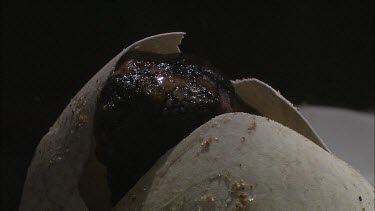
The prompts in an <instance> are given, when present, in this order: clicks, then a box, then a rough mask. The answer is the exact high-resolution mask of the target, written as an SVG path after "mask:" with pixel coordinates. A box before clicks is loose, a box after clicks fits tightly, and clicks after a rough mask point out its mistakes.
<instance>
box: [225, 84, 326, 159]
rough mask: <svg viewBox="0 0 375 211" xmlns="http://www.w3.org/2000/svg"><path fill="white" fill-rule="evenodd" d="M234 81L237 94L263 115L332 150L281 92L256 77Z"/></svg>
mask: <svg viewBox="0 0 375 211" xmlns="http://www.w3.org/2000/svg"><path fill="white" fill-rule="evenodd" d="M232 83H233V86H234V89H235V92H236V94H237V95H239V97H241V99H242V100H243V101H244V102H245V103H246V104H248V105H249V106H251V107H253V108H255V109H256V110H257V111H258V112H259V113H260V114H262V116H264V117H268V118H270V119H272V120H275V121H276V122H279V123H281V124H283V125H284V126H286V127H289V128H290V129H292V130H295V131H296V132H298V133H300V134H302V135H304V136H305V137H306V138H308V139H309V140H311V141H312V142H314V143H315V144H317V145H318V146H320V147H321V148H323V149H324V150H326V151H328V152H330V151H329V149H328V147H327V146H326V145H325V144H324V142H323V140H322V139H321V138H320V137H319V135H318V134H317V133H316V132H315V131H314V129H313V128H312V127H311V125H310V124H309V123H308V122H307V120H306V119H305V118H304V117H303V115H302V114H301V113H300V112H299V111H298V110H297V108H295V107H294V106H293V105H292V104H291V103H290V102H289V101H288V100H287V99H285V98H284V97H283V96H282V95H281V94H280V92H277V91H276V90H274V89H273V88H272V87H271V86H269V85H267V84H266V83H264V82H262V81H259V80H258V79H255V78H251V79H243V80H235V81H233V82H232Z"/></svg>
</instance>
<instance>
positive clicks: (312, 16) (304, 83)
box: [1, 0, 374, 210]
mask: <svg viewBox="0 0 375 211" xmlns="http://www.w3.org/2000/svg"><path fill="white" fill-rule="evenodd" d="M77 2H78V1H77ZM77 2H76V3H67V2H62V3H59V4H57V3H52V1H51V2H49V3H48V2H47V3H41V2H35V1H29V2H24V3H22V2H20V1H3V2H2V3H3V5H2V10H3V11H2V29H3V32H2V68H1V69H2V74H1V77H2V126H1V128H2V147H1V154H2V159H1V161H2V171H1V172H2V181H1V186H2V203H1V204H2V206H3V209H2V210H16V208H17V207H18V203H19V200H20V197H21V192H22V186H23V182H24V179H25V177H26V172H27V167H28V165H29V163H30V161H31V158H32V155H33V153H34V149H35V147H36V146H37V144H38V142H39V140H40V139H41V138H42V137H43V135H44V134H45V133H46V132H47V131H48V128H49V126H51V125H52V124H53V122H54V121H55V120H56V119H57V117H58V115H59V114H60V113H61V112H62V110H63V109H64V107H65V106H66V105H67V104H68V102H69V100H70V98H72V97H73V96H74V95H75V94H76V93H77V92H78V91H79V89H80V88H81V87H82V86H83V85H84V83H86V82H87V81H88V80H89V79H90V78H91V77H92V76H93V75H94V74H95V73H96V72H97V71H98V70H99V69H100V68H101V67H102V66H104V65H105V64H106V63H107V62H108V61H109V60H110V59H112V58H113V57H114V56H115V55H117V54H118V53H119V52H120V51H121V50H122V49H123V48H124V47H127V46H128V45H129V44H131V43H132V42H134V41H137V40H139V39H142V38H144V37H146V36H149V35H154V34H157V33H162V32H170V31H185V32H187V35H186V37H185V39H184V40H183V46H182V50H183V51H184V52H188V53H193V54H196V55H199V56H201V57H203V58H206V59H208V60H210V61H211V62H212V63H213V64H214V65H216V66H217V67H218V68H220V69H221V70H223V71H224V72H226V73H227V74H228V75H229V77H230V78H232V79H235V78H243V77H256V78H258V79H261V80H262V81H265V82H267V83H268V84H270V85H271V86H273V87H274V88H275V89H277V90H280V91H281V93H282V94H283V95H284V96H285V97H286V98H287V99H289V100H291V102H293V103H295V104H299V103H303V102H307V103H311V104H324V105H332V106H339V107H346V108H352V109H358V110H367V109H373V108H374V89H373V84H374V79H373V76H374V71H373V67H374V63H373V2H372V1H352V3H344V2H341V1H338V2H336V3H335V4H332V5H330V4H328V3H317V2H316V1H309V0H306V1H301V3H299V4H294V3H291V2H290V1H275V2H273V3H272V4H271V3H266V2H263V3H252V4H246V5H239V4H228V3H226V4H224V3H220V2H210V3H209V4H208V3H207V4H206V5H203V4H202V3H200V4H191V5H188V4H186V3H185V4H179V5H177V4H176V5H173V4H149V3H147V2H140V3H135V1H134V2H133V3H132V4H129V3H126V2H123V1H96V2H92V1H91V2H88V3H86V4H84V3H77ZM227 2H228V1H227Z"/></svg>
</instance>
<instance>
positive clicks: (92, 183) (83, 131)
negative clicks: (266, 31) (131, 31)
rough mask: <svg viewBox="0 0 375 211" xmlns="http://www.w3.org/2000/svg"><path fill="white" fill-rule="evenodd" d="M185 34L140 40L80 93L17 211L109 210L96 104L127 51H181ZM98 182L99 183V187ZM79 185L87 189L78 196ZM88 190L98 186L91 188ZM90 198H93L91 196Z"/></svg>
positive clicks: (33, 169)
mask: <svg viewBox="0 0 375 211" xmlns="http://www.w3.org/2000/svg"><path fill="white" fill-rule="evenodd" d="M184 35H185V33H183V32H174V33H166V34H159V35H155V36H152V37H148V38H145V39H143V40H140V41H138V42H136V43H134V44H132V45H130V46H129V47H127V48H126V49H124V50H123V51H122V52H121V53H119V54H118V55H117V56H116V57H114V58H113V59H112V60H111V61H110V62H109V63H108V64H107V65H105V66H104V67H103V68H102V69H101V70H100V71H99V72H98V73H97V74H96V75H95V76H94V77H93V78H91V79H90V81H89V82H88V83H87V84H86V85H85V86H84V87H83V88H82V89H81V90H80V91H79V92H78V93H77V95H76V96H75V97H74V98H73V99H72V100H71V103H70V104H69V105H68V106H67V107H66V108H65V109H64V111H63V112H62V114H61V115H60V116H59V118H58V119H57V120H56V122H55V123H54V125H53V126H52V127H51V128H50V130H49V132H48V133H47V134H46V135H45V136H44V137H43V139H42V140H41V141H40V143H39V145H38V147H37V149H36V151H35V155H34V157H33V160H32V162H31V165H30V166H29V169H28V172H27V177H26V181H25V184H24V189H23V194H22V198H21V203H20V208H19V210H21V211H23V210H25V211H30V210H31V211H32V210H35V211H41V210H68V211H72V210H79V211H81V210H88V208H87V206H86V204H85V202H84V200H83V199H82V197H85V196H87V197H89V198H88V199H86V203H88V204H87V205H88V206H89V207H90V206H91V207H94V209H95V207H97V206H100V207H99V209H97V210H103V209H104V210H105V209H108V206H109V193H108V187H107V186H106V184H105V182H106V178H105V177H106V170H105V167H104V166H102V165H101V164H100V163H99V162H97V161H96V159H95V156H93V153H91V156H90V151H91V152H92V151H93V148H94V145H93V144H94V143H95V141H94V140H93V131H92V130H93V117H94V113H95V106H96V100H97V98H98V96H99V94H100V90H101V88H102V87H103V85H104V83H105V81H106V80H107V78H108V76H109V75H110V74H111V72H112V71H113V70H114V68H115V65H116V63H117V61H119V59H120V58H121V57H122V56H123V55H124V54H125V53H126V52H128V51H132V50H138V51H147V52H154V53H159V54H168V53H179V52H180V50H179V48H178V45H179V44H180V42H181V40H182V38H183V37H184ZM98 181H100V184H96V183H98ZM79 186H83V187H84V188H81V190H84V192H83V193H82V191H81V193H80V191H79ZM86 188H94V189H93V190H90V189H86ZM88 195H89V196H88Z"/></svg>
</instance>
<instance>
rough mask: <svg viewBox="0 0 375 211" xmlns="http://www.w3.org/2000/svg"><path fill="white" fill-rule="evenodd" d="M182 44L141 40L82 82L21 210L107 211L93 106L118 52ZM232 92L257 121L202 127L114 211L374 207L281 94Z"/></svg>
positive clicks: (48, 142) (238, 84)
mask: <svg viewBox="0 0 375 211" xmlns="http://www.w3.org/2000/svg"><path fill="white" fill-rule="evenodd" d="M184 35H185V33H183V32H172V33H165V34H159V35H155V36H152V37H148V38H145V39H143V40H140V41H138V42H136V43H134V44H132V45H130V46H129V47H127V48H125V49H124V50H123V51H122V52H121V53H119V54H118V55H117V56H115V57H114V58H113V59H112V60H111V61H110V62H109V63H108V64H107V65H105V66H104V67H103V68H102V69H101V70H100V71H99V72H98V73H97V74H96V75H95V76H94V77H93V78H92V79H90V81H89V82H88V83H87V84H86V85H85V86H84V87H83V88H82V89H81V90H80V91H79V92H78V93H77V95H76V96H75V97H74V98H73V99H72V100H71V102H70V103H69V105H68V106H67V107H66V108H65V109H64V111H63V112H62V114H61V115H60V117H59V118H58V119H57V121H56V122H55V123H54V125H53V126H52V127H51V128H50V131H49V132H48V133H47V134H46V135H45V136H44V137H43V139H42V140H41V141H40V143H39V145H38V147H37V149H36V151H35V155H34V157H33V160H32V162H31V165H30V167H29V169H28V174H27V178H26V181H25V185H24V190H23V195H22V199H21V204H20V210H89V208H88V206H87V204H88V203H89V202H88V201H90V203H94V206H97V210H110V206H109V204H108V203H109V202H108V200H109V199H108V198H109V196H108V195H109V191H108V187H107V186H106V184H105V182H103V181H105V176H106V169H105V167H104V166H103V165H101V164H100V163H99V162H98V161H97V160H96V159H95V156H94V153H92V152H93V149H94V148H95V141H94V140H93V117H94V112H95V106H96V100H97V99H98V96H99V94H100V91H101V89H102V87H103V85H104V83H105V82H106V80H107V78H108V77H109V75H110V74H111V73H112V72H113V70H114V69H115V67H116V65H117V62H118V61H119V60H120V59H121V57H122V56H123V55H125V54H126V53H127V52H130V51H133V50H137V51H144V52H153V53H158V54H170V53H179V52H180V50H179V48H178V45H179V44H180V43H181V40H182V39H183V37H184ZM232 83H233V86H234V88H235V92H236V94H237V95H238V96H239V97H240V98H242V99H243V100H244V102H246V103H247V104H248V105H249V106H252V107H254V108H256V109H257V110H258V111H259V113H260V114H261V115H262V116H263V117H260V116H255V115H249V114H244V113H230V114H225V115H221V116H218V117H216V118H214V119H212V120H210V121H209V122H207V123H205V124H204V125H203V126H201V127H199V128H198V129H196V130H195V131H194V132H193V133H191V134H190V135H189V136H188V137H187V138H185V139H184V140H182V141H181V142H180V143H179V144H178V145H177V146H176V147H174V148H173V149H171V150H170V151H169V152H167V153H166V154H165V155H164V156H163V157H161V158H160V159H159V161H158V162H157V163H156V164H155V165H154V167H153V168H152V169H150V171H149V172H148V173H147V174H146V175H145V176H144V177H142V179H141V180H140V181H139V182H138V183H137V184H136V185H135V186H134V188H133V189H132V190H131V191H130V192H129V193H128V194H127V195H126V196H125V197H124V198H123V199H122V200H121V201H120V202H119V203H118V205H117V206H116V207H115V208H113V210H159V209H160V210H227V209H237V210H248V209H250V208H253V207H254V209H251V210H276V208H280V207H285V209H286V210H320V209H321V210H330V208H337V207H342V208H343V209H340V210H357V209H358V210H361V209H362V207H363V208H366V210H367V209H370V208H371V206H372V207H373V202H374V193H373V187H372V186H371V185H369V184H368V182H367V181H366V180H364V179H363V177H362V176H361V175H360V174H359V173H357V172H356V171H355V170H353V169H352V168H351V167H350V166H348V165H347V164H346V163H344V162H343V161H341V160H339V159H337V158H335V157H334V156H333V155H332V154H330V152H329V149H328V148H327V147H326V145H325V144H324V142H323V141H322V140H321V138H319V136H318V135H317V134H316V132H314V130H313V129H312V127H311V126H310V125H309V123H308V122H307V121H306V120H305V119H304V117H303V116H302V115H301V114H300V113H299V112H298V110H297V109H296V108H295V107H294V106H293V105H292V104H291V103H290V102H289V101H287V100H286V99H285V98H283V97H282V96H281V94H280V93H278V92H277V91H275V90H274V89H273V88H271V87H270V86H268V85H267V84H265V83H263V82H261V81H259V80H257V79H243V80H236V81H233V82H232ZM192 169H194V171H192ZM94 175H95V177H94ZM124 179H126V178H124ZM85 185H86V186H87V185H88V186H90V185H96V188H97V191H96V193H92V196H87V195H85V193H84V191H82V189H84V188H82V187H85ZM86 194H87V193H86ZM89 195H90V194H89ZM358 197H361V199H362V200H361V201H359V200H358ZM95 202H96V203H97V204H95ZM334 206H337V207H334ZM369 207H370V208H369ZM349 208H352V209H349ZM277 210H280V209H277Z"/></svg>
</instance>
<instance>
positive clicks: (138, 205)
mask: <svg viewBox="0 0 375 211" xmlns="http://www.w3.org/2000/svg"><path fill="white" fill-rule="evenodd" d="M373 191H374V189H373V187H372V186H371V185H370V184H369V183H368V182H367V181H366V179H364V177H362V175H360V174H359V173H358V172H357V171H355V170H354V169H353V168H352V167H350V166H349V165H348V164H347V163H345V162H344V161H342V160H340V159H338V158H336V157H335V156H333V155H332V154H331V153H329V152H327V151H325V150H323V149H322V148H321V147H319V146H318V145H316V144H314V143H313V142H311V141H310V140H308V139H307V138H306V137H305V136H302V135H301V134H299V133H297V132H295V131H293V130H291V129H289V128H287V127H285V126H283V125H281V124H279V123H277V122H275V121H273V120H269V119H267V118H264V117H260V116H255V115H251V114H247V113H227V114H222V115H220V116H217V117H215V118H213V119H212V120H210V121H209V122H207V123H206V124H204V125H203V126H201V127H199V128H198V129H196V130H195V131H194V132H193V133H191V134H190V135H189V136H188V137H187V138H185V139H184V140H183V141H182V142H180V143H179V144H178V145H177V146H176V147H174V148H173V149H171V150H170V151H169V152H168V153H166V154H165V155H164V156H163V157H162V158H161V159H160V160H159V161H158V162H157V163H156V164H155V165H154V167H153V168H152V169H151V170H150V171H149V172H148V173H147V174H146V175H145V176H144V177H143V178H142V179H141V180H140V181H139V182H138V183H137V184H136V185H135V186H134V188H133V189H131V190H130V191H129V192H128V193H127V195H126V196H125V197H124V198H123V199H122V201H120V202H119V203H118V204H117V206H116V207H115V209H114V210H116V211H120V210H121V211H123V210H362V209H363V208H364V210H370V209H372V208H373V207H374V192H373Z"/></svg>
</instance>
